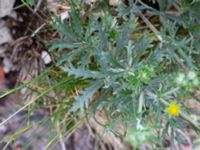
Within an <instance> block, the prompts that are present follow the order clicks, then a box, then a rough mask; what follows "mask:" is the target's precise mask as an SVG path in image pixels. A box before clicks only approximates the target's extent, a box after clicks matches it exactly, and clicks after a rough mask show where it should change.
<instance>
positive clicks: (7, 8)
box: [0, 0, 15, 18]
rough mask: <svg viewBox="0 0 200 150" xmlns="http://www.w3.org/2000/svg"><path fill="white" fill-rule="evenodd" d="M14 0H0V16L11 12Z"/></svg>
mask: <svg viewBox="0 0 200 150" xmlns="http://www.w3.org/2000/svg"><path fill="white" fill-rule="evenodd" d="M14 3H15V0H0V18H1V17H5V16H7V15H9V14H10V13H11V12H12V9H13V6H14Z"/></svg>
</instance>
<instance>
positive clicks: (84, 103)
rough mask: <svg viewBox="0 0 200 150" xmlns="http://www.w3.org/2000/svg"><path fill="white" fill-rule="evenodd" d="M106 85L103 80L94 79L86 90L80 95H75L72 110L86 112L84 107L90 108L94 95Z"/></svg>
mask: <svg viewBox="0 0 200 150" xmlns="http://www.w3.org/2000/svg"><path fill="white" fill-rule="evenodd" d="M103 85H104V81H103V80H97V81H94V82H92V83H91V84H90V86H88V87H87V88H86V89H85V90H83V91H80V95H79V96H76V97H75V103H74V105H73V107H72V109H71V111H72V112H75V111H77V110H78V109H80V110H81V112H84V108H88V105H89V103H90V101H91V100H92V98H93V95H94V94H95V93H96V92H97V91H98V89H99V88H100V87H102V86H103Z"/></svg>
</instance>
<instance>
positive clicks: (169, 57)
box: [47, 0, 200, 148]
mask: <svg viewBox="0 0 200 150" xmlns="http://www.w3.org/2000/svg"><path fill="white" fill-rule="evenodd" d="M151 2H152V1H150V3H151ZM155 3H156V4H157V5H158V6H156V7H153V6H154V5H153V4H155ZM70 6H71V11H70V18H69V19H68V20H64V21H63V20H60V18H58V17H55V18H54V19H53V23H52V26H53V27H54V29H55V30H56V32H58V33H59V38H57V39H53V40H52V41H51V42H47V45H48V46H49V51H50V52H51V53H52V55H54V56H55V58H56V68H59V72H60V73H59V74H61V76H60V77H58V78H57V79H56V81H60V80H61V81H62V80H64V81H65V80H66V79H69V80H66V82H65V84H62V86H60V87H59V90H58V91H60V93H64V97H63V99H62V98H57V99H60V100H59V102H56V107H57V108H60V109H56V111H54V112H52V115H53V116H54V117H55V118H56V121H60V120H62V118H63V116H65V114H66V113H68V114H69V113H75V114H77V115H78V116H79V117H80V118H81V117H82V118H85V117H86V116H87V117H94V118H95V120H96V122H97V123H98V124H99V125H101V126H103V127H104V128H105V130H109V131H111V132H113V133H114V134H115V135H116V136H117V137H119V138H120V139H121V140H123V141H125V142H127V143H130V144H131V145H132V146H133V147H135V148H139V147H140V146H141V145H144V144H147V145H148V146H149V147H151V148H155V146H157V147H162V146H163V145H162V142H163V141H164V140H165V139H166V138H169V139H170V140H171V146H172V148H173V146H174V147H175V145H174V144H173V143H174V142H173V141H175V140H176V141H178V142H179V143H180V145H181V144H182V145H183V142H181V140H180V139H181V138H186V137H184V136H183V135H182V134H181V131H180V129H183V128H185V126H190V127H191V128H192V129H193V130H194V131H195V132H196V133H199V130H200V127H199V119H198V117H197V115H196V114H193V113H192V112H190V111H189V109H188V108H187V106H186V105H185V102H186V101H187V100H188V99H190V98H194V99H195V100H196V101H198V102H199V99H198V97H196V96H195V95H196V91H197V90H198V86H199V80H200V79H199V78H200V76H199V60H198V57H199V48H200V47H199V46H200V45H199V38H200V36H199V33H198V32H197V31H199V23H200V22H199V21H200V19H199V17H200V16H199V14H200V10H199V8H200V7H198V6H200V3H199V1H186V0H179V1H172V0H165V1H161V0H156V1H153V2H152V3H151V5H148V3H145V2H143V1H141V0H136V1H135V2H133V1H132V0H129V1H128V2H125V3H123V2H122V4H121V5H119V6H118V7H117V8H116V9H113V8H110V6H109V5H108V2H107V1H97V2H96V3H95V4H94V5H93V6H92V7H91V8H87V7H85V5H84V3H83V2H81V1H75V0H71V1H70ZM197 12H199V13H197ZM177 13H178V15H176V14H177ZM50 80H54V78H52V79H50ZM74 90H75V91H76V92H74ZM58 91H57V92H58ZM71 93H73V94H71ZM55 95H59V93H56V92H55ZM55 97H56V96H55ZM66 97H67V100H66ZM62 100H63V101H62ZM65 100H66V101H65ZM53 103H54V102H53ZM174 110H175V111H174ZM97 111H102V112H105V114H106V115H105V118H106V123H102V122H99V121H98V118H97V117H95V113H96V112H97ZM76 117H77V116H76ZM80 118H79V119H80ZM194 118H196V119H194ZM118 123H119V124H120V125H122V126H123V127H124V128H123V131H122V132H119V131H118V128H116V125H117V124H118ZM63 126H64V127H65V125H63ZM62 131H63V130H62ZM178 135H181V138H180V136H178ZM50 144H51V142H50Z"/></svg>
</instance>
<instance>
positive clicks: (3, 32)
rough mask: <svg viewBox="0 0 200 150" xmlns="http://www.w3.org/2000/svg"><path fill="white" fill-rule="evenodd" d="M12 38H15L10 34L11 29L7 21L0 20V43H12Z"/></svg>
mask: <svg viewBox="0 0 200 150" xmlns="http://www.w3.org/2000/svg"><path fill="white" fill-rule="evenodd" d="M0 1H1V0H0ZM0 14H1V13H0ZM12 40H13V39H12V36H11V34H10V30H9V29H8V27H6V25H5V22H3V21H0V45H1V44H4V43H10V42H11V41H12Z"/></svg>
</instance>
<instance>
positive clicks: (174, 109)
mask: <svg viewBox="0 0 200 150" xmlns="http://www.w3.org/2000/svg"><path fill="white" fill-rule="evenodd" d="M166 112H167V113H168V114H169V115H174V116H178V115H179V113H180V108H179V106H178V105H177V104H175V103H174V102H171V103H170V105H169V106H168V107H167V109H166Z"/></svg>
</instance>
